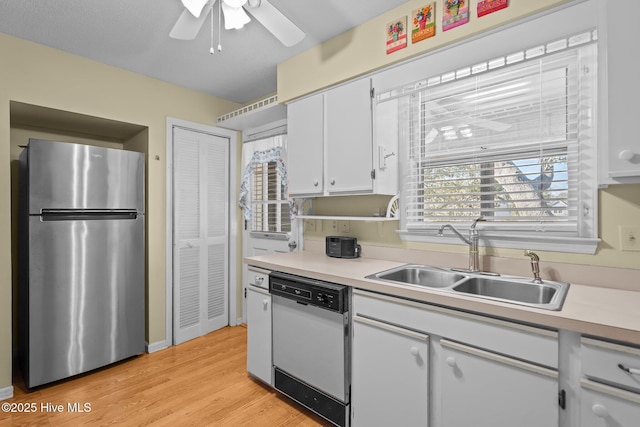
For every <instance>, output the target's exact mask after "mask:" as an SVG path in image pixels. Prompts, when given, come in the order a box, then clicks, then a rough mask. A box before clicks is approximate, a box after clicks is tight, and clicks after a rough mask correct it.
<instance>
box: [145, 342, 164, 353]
mask: <svg viewBox="0 0 640 427" xmlns="http://www.w3.org/2000/svg"><path fill="white" fill-rule="evenodd" d="M146 345H147V353H155V352H156V351H160V350H164V349H165V348H169V345H168V344H167V342H166V341H165V340H162V341H157V342H154V343H151V344H149V343H147V344H146Z"/></svg>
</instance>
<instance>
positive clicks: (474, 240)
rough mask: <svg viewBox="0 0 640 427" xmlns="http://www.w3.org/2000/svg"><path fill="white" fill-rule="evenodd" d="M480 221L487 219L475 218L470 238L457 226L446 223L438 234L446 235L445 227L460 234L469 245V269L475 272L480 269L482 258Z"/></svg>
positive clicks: (460, 237)
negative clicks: (479, 253)
mask: <svg viewBox="0 0 640 427" xmlns="http://www.w3.org/2000/svg"><path fill="white" fill-rule="evenodd" d="M478 221H485V219H484V217H482V216H481V217H479V218H476V219H474V220H473V222H472V223H471V227H470V228H469V238H468V239H467V238H466V237H464V236H463V235H462V234H460V232H459V231H458V230H456V228H455V227H454V226H453V225H451V224H444V225H443V226H442V227H440V230H439V231H438V236H442V235H444V230H445V228H448V229H449V230H451V231H453V233H454V234H455V235H456V236H458V238H459V239H460V240H462V241H463V242H465V243H466V244H467V245H469V271H473V272H478V271H480V268H479V265H480V258H479V256H478V239H479V237H480V236H479V234H478V230H476V224H477V223H478Z"/></svg>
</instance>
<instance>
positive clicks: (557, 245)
mask: <svg viewBox="0 0 640 427" xmlns="http://www.w3.org/2000/svg"><path fill="white" fill-rule="evenodd" d="M460 232H461V233H462V234H463V235H464V236H465V237H466V233H465V232H466V230H464V231H463V230H460ZM495 232H496V231H495V230H494V231H492V232H488V231H487V232H484V233H483V232H482V231H480V239H479V241H478V245H479V246H481V247H482V246H486V247H492V248H509V249H531V250H539V251H552V252H568V253H577V254H589V255H593V254H595V253H596V249H597V248H598V243H600V239H597V238H595V239H594V238H584V237H565V236H554V235H549V234H515V233H511V234H504V233H502V234H499V235H498V234H494V233H495ZM398 234H399V235H400V238H401V239H402V240H404V241H410V242H425V243H443V244H452V245H463V244H464V243H463V242H462V241H460V239H458V238H457V237H455V236H453V235H445V236H438V233H437V231H424V232H416V231H411V232H408V231H406V230H398ZM465 246H466V245H465Z"/></svg>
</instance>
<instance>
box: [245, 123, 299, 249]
mask: <svg viewBox="0 0 640 427" xmlns="http://www.w3.org/2000/svg"><path fill="white" fill-rule="evenodd" d="M285 144H286V137H285V136H284V135H277V136H273V137H270V138H264V139H260V140H255V141H250V142H245V143H244V144H243V147H242V156H243V162H244V163H245V170H244V174H243V177H242V182H241V184H240V197H239V199H238V203H239V205H240V207H241V208H242V210H243V216H244V220H245V229H246V230H248V231H250V232H252V233H253V232H255V233H260V237H261V238H274V239H283V238H285V237H287V236H285V234H287V233H290V232H291V208H292V206H293V202H292V201H291V200H289V199H287V194H288V193H287V170H286V167H285V164H284V161H283V157H284V156H283V153H284V152H285Z"/></svg>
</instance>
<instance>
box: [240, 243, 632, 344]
mask: <svg viewBox="0 0 640 427" xmlns="http://www.w3.org/2000/svg"><path fill="white" fill-rule="evenodd" d="M244 262H245V263H247V264H249V265H252V266H255V267H260V268H264V269H268V270H274V271H282V272H285V273H290V274H295V275H299V276H305V277H310V278H313V279H317V280H325V281H329V282H336V283H341V284H344V285H349V286H351V287H353V288H358V289H363V290H368V291H373V292H380V293H384V294H387V295H392V296H396V297H400V298H408V299H412V300H415V301H421V302H425V303H431V304H437V305H441V306H446V307H450V308H453V309H460V310H465V311H470V312H474V313H478V314H484V315H487V316H493V317H500V318H504V319H507V320H513V321H516V322H525V323H531V324H536V325H540V326H544V327H548V328H554V329H566V330H570V331H575V332H580V333H582V334H587V335H593V336H597V337H602V338H607V339H610V340H616V341H623V342H628V343H632V344H635V345H640V292H635V291H626V290H618V289H609V288H600V287H595V286H585V285H580V284H576V283H571V286H570V288H569V292H568V294H567V297H566V299H565V302H564V305H563V307H562V310H560V311H550V310H543V309H537V308H530V307H526V306H521V305H517V304H509V303H502V302H498V301H491V300H486V299H482V298H477V297H473V296H466V295H462V294H458V293H455V294H454V293H451V292H446V291H439V290H438V289H433V288H427V287H421V286H413V285H402V284H394V283H389V282H384V281H380V280H371V279H366V278H365V277H366V276H368V275H370V274H374V273H377V272H380V271H384V270H388V269H391V268H395V267H399V266H401V265H404V263H401V262H395V261H386V260H381V259H373V258H356V259H340V258H331V257H328V256H326V255H325V254H320V253H315V252H293V253H287V254H282V253H279V254H269V255H260V256H254V257H248V258H245V259H244Z"/></svg>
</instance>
